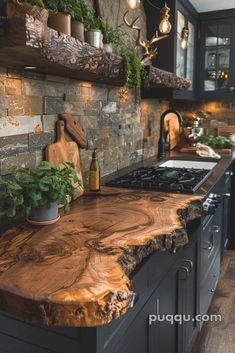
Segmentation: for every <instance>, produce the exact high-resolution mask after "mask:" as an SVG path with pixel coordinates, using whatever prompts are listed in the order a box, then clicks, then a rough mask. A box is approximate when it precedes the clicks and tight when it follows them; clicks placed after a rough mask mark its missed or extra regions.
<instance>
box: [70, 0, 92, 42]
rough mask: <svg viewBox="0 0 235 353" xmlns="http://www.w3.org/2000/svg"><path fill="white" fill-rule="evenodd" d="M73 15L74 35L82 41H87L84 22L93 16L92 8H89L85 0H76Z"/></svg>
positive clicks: (72, 32)
mask: <svg viewBox="0 0 235 353" xmlns="http://www.w3.org/2000/svg"><path fill="white" fill-rule="evenodd" d="M74 2H75V4H74V7H73V13H72V14H71V16H72V27H71V34H72V37H74V38H77V39H79V40H80V41H81V42H84V41H85V36H84V34H85V28H84V22H85V21H86V20H87V19H88V18H89V16H91V10H90V9H89V8H88V6H87V4H86V3H85V1H84V0H74Z"/></svg>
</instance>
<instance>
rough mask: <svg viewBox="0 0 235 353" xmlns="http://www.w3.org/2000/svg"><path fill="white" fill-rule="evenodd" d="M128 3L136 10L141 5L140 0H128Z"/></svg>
mask: <svg viewBox="0 0 235 353" xmlns="http://www.w3.org/2000/svg"><path fill="white" fill-rule="evenodd" d="M127 4H128V6H129V7H130V9H131V10H135V9H137V8H138V7H139V6H140V0H127Z"/></svg>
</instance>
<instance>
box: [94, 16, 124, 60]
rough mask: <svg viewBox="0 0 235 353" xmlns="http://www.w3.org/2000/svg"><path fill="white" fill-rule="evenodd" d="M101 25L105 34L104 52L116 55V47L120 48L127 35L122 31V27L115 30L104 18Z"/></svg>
mask: <svg viewBox="0 0 235 353" xmlns="http://www.w3.org/2000/svg"><path fill="white" fill-rule="evenodd" d="M99 23H100V29H101V31H102V34H103V42H104V50H105V51H106V52H107V53H110V54H111V53H114V52H115V47H119V46H120V45H121V41H122V37H123V36H124V35H125V33H124V32H123V31H122V30H121V27H122V25H120V26H118V27H117V28H113V27H111V26H110V25H109V24H108V22H107V21H106V20H105V19H103V18H101V19H100V21H99Z"/></svg>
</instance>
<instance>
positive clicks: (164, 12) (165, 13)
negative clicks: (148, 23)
mask: <svg viewBox="0 0 235 353" xmlns="http://www.w3.org/2000/svg"><path fill="white" fill-rule="evenodd" d="M169 12H170V8H169V7H168V6H167V3H165V5H164V7H163V8H162V9H161V11H160V14H161V16H162V20H161V22H160V24H159V31H160V32H161V33H162V34H168V33H170V31H171V23H170V21H169V18H170V15H169Z"/></svg>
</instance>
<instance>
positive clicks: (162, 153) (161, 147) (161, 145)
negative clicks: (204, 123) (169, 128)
mask: <svg viewBox="0 0 235 353" xmlns="http://www.w3.org/2000/svg"><path fill="white" fill-rule="evenodd" d="M170 113H173V114H175V115H176V116H177V117H178V120H179V124H180V126H182V125H183V117H182V115H181V113H180V112H178V111H176V110H173V109H169V110H167V111H165V112H164V113H163V114H162V116H161V118H160V138H159V142H158V159H159V160H162V159H166V136H167V133H166V130H165V124H164V123H165V117H166V116H167V115H168V114H170Z"/></svg>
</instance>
